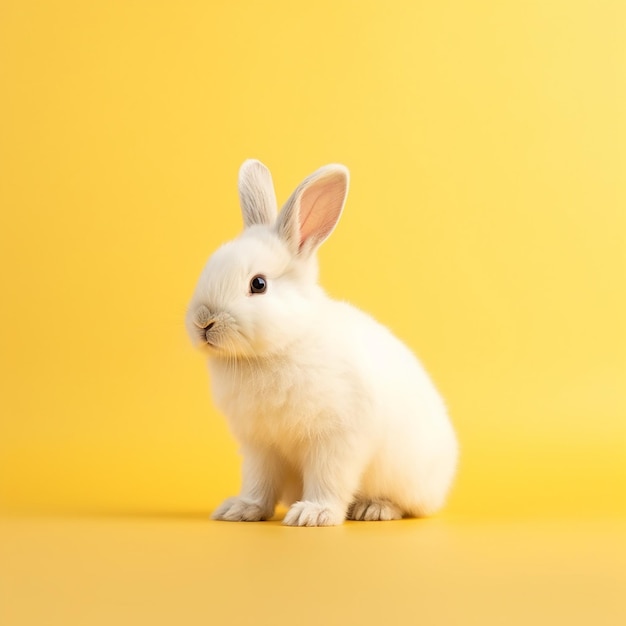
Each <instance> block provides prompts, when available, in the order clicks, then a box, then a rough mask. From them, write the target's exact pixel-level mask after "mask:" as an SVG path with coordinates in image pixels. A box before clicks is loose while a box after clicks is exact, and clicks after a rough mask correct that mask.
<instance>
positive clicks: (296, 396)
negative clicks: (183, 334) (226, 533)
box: [186, 161, 457, 526]
mask: <svg viewBox="0 0 626 626" xmlns="http://www.w3.org/2000/svg"><path fill="white" fill-rule="evenodd" d="M347 190H348V171H347V170H346V168H344V167H343V166H340V165H329V166H326V167H324V168H321V169H320V170H318V171H317V172H315V173H314V174H312V175H311V176H309V177H308V178H307V179H305V180H304V181H303V182H302V183H301V185H299V186H298V188H297V189H296V190H295V191H294V193H293V194H292V196H291V197H290V198H289V200H288V201H287V203H286V204H285V206H284V207H283V209H282V211H281V212H280V214H279V215H278V216H276V199H275V195H274V188H273V185H272V179H271V176H270V173H269V171H268V170H267V168H266V167H265V166H264V165H262V164H261V163H259V162H258V161H246V162H245V163H244V164H243V165H242V166H241V169H240V174H239V195H240V200H241V205H242V213H243V218H244V223H245V229H244V232H243V233H242V235H241V236H240V237H239V238H238V239H236V240H234V241H232V242H230V243H227V244H225V245H224V246H222V247H221V248H220V249H219V250H217V251H216V252H215V254H214V255H213V256H212V257H211V259H209V262H208V263H207V265H206V267H205V268H204V270H203V272H202V275H201V277H200V280H199V282H198V285H197V288H196V291H195V294H194V296H193V298H192V301H191V304H190V307H189V311H188V315H187V319H186V324H187V329H188V332H189V334H190V336H191V338H192V340H193V341H194V343H195V344H196V345H198V346H199V347H200V349H202V350H204V351H205V352H206V354H207V356H208V362H209V367H210V373H211V381H212V388H213V396H214V400H215V403H216V405H217V406H218V408H219V409H220V410H221V411H222V412H223V413H224V414H225V415H226V417H227V419H228V422H229V425H230V428H231V430H232V432H233V434H234V435H235V437H236V438H237V440H238V441H239V443H240V445H241V451H242V454H243V485H242V488H241V492H240V495H239V496H237V497H235V498H230V499H229V500H227V501H226V502H224V503H223V504H222V505H221V506H220V507H219V508H218V509H217V510H216V511H215V512H214V514H213V518H214V519H219V520H229V521H256V520H264V519H268V518H270V517H271V516H272V515H273V514H274V510H275V507H276V504H277V502H278V501H279V500H283V501H284V502H285V503H286V504H289V505H291V506H290V509H289V511H288V512H287V515H286V516H285V519H284V524H286V525H289V526H330V525H337V524H341V523H342V522H343V521H344V519H346V517H347V518H349V519H357V520H389V519H398V518H400V517H403V516H423V515H429V514H431V513H434V512H435V511H437V510H438V509H439V508H440V507H441V506H442V505H443V503H444V500H445V497H446V494H447V492H448V490H449V487H450V484H451V482H452V479H453V476H454V472H455V469H456V462H457V443H456V438H455V435H454V431H453V429H452V426H451V424H450V421H449V419H448V416H447V413H446V409H445V406H444V404H443V402H442V400H441V397H440V396H439V394H438V392H437V390H436V389H435V387H434V385H433V383H432V382H431V380H430V378H429V377H428V375H427V374H426V372H425V371H424V369H423V368H422V366H421V365H420V363H419V362H418V360H417V359H416V358H415V356H414V355H413V354H412V353H411V351H410V350H409V349H408V348H407V347H406V346H405V345H404V344H403V343H402V342H401V341H399V340H398V339H397V338H396V337H395V336H394V335H393V334H392V333H391V332H390V331H389V330H388V329H386V328H385V327H384V326H382V325H380V324H379V323H378V322H376V321H375V320H374V319H372V318H371V317H370V316H368V315H366V314H365V313H363V312H361V311H360V310H358V309H356V308H354V307H352V306H350V305H348V304H345V303H342V302H337V301H334V300H331V299H330V298H329V297H328V296H327V295H326V294H325V293H324V291H323V290H322V289H321V288H320V287H319V285H318V284H317V263H316V259H315V252H316V250H317V248H318V247H319V245H320V244H321V243H322V242H323V241H324V240H325V239H326V238H327V237H328V236H329V235H330V233H331V232H332V230H333V228H334V227H335V225H336V223H337V221H338V220H339V217H340V215H341V212H342V210H343V205H344V202H345V197H346V194H347ZM255 276H262V277H263V278H264V279H265V282H266V285H267V289H266V291H265V292H264V293H253V291H254V290H253V289H251V281H252V279H253V278H254V277H255Z"/></svg>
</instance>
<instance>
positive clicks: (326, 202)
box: [276, 164, 350, 256]
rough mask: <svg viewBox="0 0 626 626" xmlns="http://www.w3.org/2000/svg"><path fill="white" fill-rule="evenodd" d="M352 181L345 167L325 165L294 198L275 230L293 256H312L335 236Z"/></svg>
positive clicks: (279, 218)
mask: <svg viewBox="0 0 626 626" xmlns="http://www.w3.org/2000/svg"><path fill="white" fill-rule="evenodd" d="M349 178H350V177H349V173H348V168H346V167H345V166H343V165H338V164H333V165H326V166H325V167H322V168H320V169H319V170H317V171H316V172H314V173H313V174H311V175H310V176H309V177H308V178H306V179H305V180H304V181H302V183H300V185H299V186H298V187H297V189H296V190H295V191H294V192H293V193H292V194H291V197H290V198H289V200H287V202H286V203H285V206H284V207H283V209H282V211H281V212H280V215H279V216H278V221H277V223H276V228H277V231H278V235H279V236H280V237H281V239H283V241H285V242H286V243H287V245H288V246H289V248H290V249H291V251H292V252H293V254H295V255H299V256H309V255H310V254H312V253H313V252H314V251H315V250H316V249H317V248H318V247H319V246H320V245H321V244H322V243H323V242H324V241H325V240H326V239H327V238H328V236H329V235H330V233H332V232H333V230H334V228H335V226H336V225H337V222H338V221H339V218H340V217H341V212H342V211H343V206H344V204H345V201H346V196H347V194H348V183H349Z"/></svg>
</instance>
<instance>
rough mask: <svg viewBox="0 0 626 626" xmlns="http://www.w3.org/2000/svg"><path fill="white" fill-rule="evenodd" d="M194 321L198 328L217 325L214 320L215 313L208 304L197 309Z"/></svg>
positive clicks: (208, 327)
mask: <svg viewBox="0 0 626 626" xmlns="http://www.w3.org/2000/svg"><path fill="white" fill-rule="evenodd" d="M193 321H194V323H195V324H196V326H197V327H198V328H203V329H206V330H209V329H210V328H213V326H214V325H215V321H214V320H213V314H212V313H211V311H209V309H208V308H207V307H206V306H204V304H203V305H201V306H199V307H198V309H197V310H196V314H195V315H194V320H193Z"/></svg>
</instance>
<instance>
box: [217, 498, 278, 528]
mask: <svg viewBox="0 0 626 626" xmlns="http://www.w3.org/2000/svg"><path fill="white" fill-rule="evenodd" d="M273 514H274V512H273V511H270V510H268V508H267V507H263V506H261V505H260V504H257V503H256V502H250V501H248V500H244V499H243V498H228V500H225V501H224V502H222V504H221V505H220V506H219V507H218V508H217V509H215V511H213V514H212V515H211V519H214V520H223V521H225V522H258V521H261V520H266V519H268V518H270V517H272V515H273Z"/></svg>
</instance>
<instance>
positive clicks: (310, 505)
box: [283, 500, 345, 526]
mask: <svg viewBox="0 0 626 626" xmlns="http://www.w3.org/2000/svg"><path fill="white" fill-rule="evenodd" d="M344 519H345V518H344V514H343V511H337V510H336V509H332V508H330V507H328V506H324V505H323V504H318V503H317V502H308V501H306V500H304V501H302V502H296V503H295V504H293V505H292V506H291V508H290V509H289V511H287V515H285V519H284V520H283V524H284V525H285V526H339V524H342V523H343V521H344Z"/></svg>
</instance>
